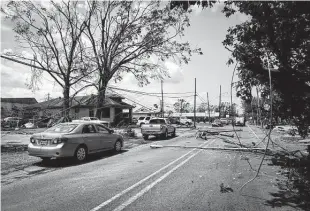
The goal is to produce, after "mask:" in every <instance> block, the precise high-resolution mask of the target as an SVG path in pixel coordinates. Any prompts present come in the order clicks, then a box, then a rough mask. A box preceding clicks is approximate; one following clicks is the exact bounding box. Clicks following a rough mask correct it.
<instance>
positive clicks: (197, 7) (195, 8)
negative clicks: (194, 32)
mask: <svg viewBox="0 0 310 211" xmlns="http://www.w3.org/2000/svg"><path fill="white" fill-rule="evenodd" d="M191 9H192V11H193V12H194V14H195V15H199V14H200V13H201V11H202V7H201V6H198V4H195V5H194V6H191Z"/></svg>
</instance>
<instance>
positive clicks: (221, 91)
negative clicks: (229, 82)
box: [219, 85, 222, 118]
mask: <svg viewBox="0 0 310 211" xmlns="http://www.w3.org/2000/svg"><path fill="white" fill-rule="evenodd" d="M221 98H222V86H221V85H220V102H219V118H221Z"/></svg>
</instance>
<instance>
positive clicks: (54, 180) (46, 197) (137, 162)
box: [1, 128, 291, 211]
mask: <svg viewBox="0 0 310 211" xmlns="http://www.w3.org/2000/svg"><path fill="white" fill-rule="evenodd" d="M249 133H250V132H249V129H248V128H244V131H243V132H239V134H240V136H241V137H242V136H246V137H248V136H249ZM253 140H254V139H253ZM157 144H162V145H164V146H167V145H177V146H180V147H163V148H157V149H151V148H150V145H141V146H139V147H136V148H133V149H130V150H128V151H125V152H123V153H121V154H117V155H111V156H108V157H104V158H102V159H96V160H93V161H91V162H87V163H84V164H80V165H70V166H66V167H64V168H61V169H59V170H57V171H53V172H48V173H44V174H39V175H36V176H33V177H31V178H26V179H23V180H20V181H18V182H15V183H12V184H9V185H6V186H3V187H2V189H1V207H2V210H7V211H9V210H18V211H20V210H31V211H36V210H42V211H43V210H44V211H47V210H66V211H67V210H68V211H70V210H72V211H79V210H85V211H95V210H133V211H134V210H159V211H161V210H229V211H231V210H238V211H240V210H251V211H252V210H253V211H256V210H275V209H273V208H272V206H270V205H268V203H266V201H267V200H269V199H270V198H271V196H270V194H269V193H270V192H272V191H276V187H275V185H274V182H275V180H276V178H275V177H272V176H269V177H262V178H260V179H259V182H253V183H250V184H249V185H247V186H246V187H245V188H244V190H243V192H242V193H240V192H239V191H238V189H239V188H240V187H241V186H242V184H244V183H245V182H246V181H248V180H249V179H250V178H252V177H253V176H254V175H255V172H253V171H252V170H251V169H250V167H249V165H248V163H247V162H246V160H244V159H243V158H244V157H245V156H248V157H250V156H251V161H252V164H253V165H255V164H258V163H259V160H260V158H261V155H252V154H245V153H240V152H233V151H215V150H202V149H195V148H184V147H182V146H188V147H193V146H212V147H227V145H228V144H227V143H224V142H223V141H222V140H220V139H217V138H212V139H208V140H203V139H195V138H194V137H193V134H192V137H189V136H183V137H177V138H173V139H170V140H165V141H160V142H157ZM266 168H267V169H268V166H267V165H266ZM270 168H271V167H270ZM267 169H265V171H267ZM261 184H265V186H262V185H261ZM277 210H291V209H285V207H282V208H281V209H277Z"/></svg>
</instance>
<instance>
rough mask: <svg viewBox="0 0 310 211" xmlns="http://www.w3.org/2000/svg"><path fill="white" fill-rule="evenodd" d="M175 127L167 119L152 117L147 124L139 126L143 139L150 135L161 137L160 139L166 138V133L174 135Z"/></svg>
mask: <svg viewBox="0 0 310 211" xmlns="http://www.w3.org/2000/svg"><path fill="white" fill-rule="evenodd" d="M175 132H176V128H175V127H174V126H172V125H171V124H170V122H169V120H168V119H165V118H153V119H151V120H150V122H149V124H144V125H142V126H141V133H142V136H143V138H144V139H145V140H147V139H148V138H149V136H150V135H154V136H156V137H161V138H162V139H166V138H168V135H171V136H173V137H174V136H175Z"/></svg>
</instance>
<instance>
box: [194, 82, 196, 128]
mask: <svg viewBox="0 0 310 211" xmlns="http://www.w3.org/2000/svg"><path fill="white" fill-rule="evenodd" d="M196 96H197V95H196V78H195V96H194V127H195V128H196Z"/></svg>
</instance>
